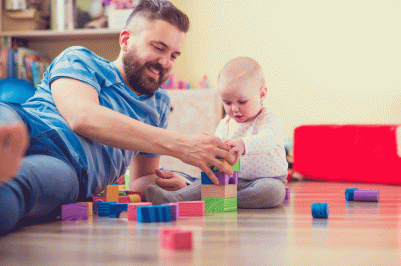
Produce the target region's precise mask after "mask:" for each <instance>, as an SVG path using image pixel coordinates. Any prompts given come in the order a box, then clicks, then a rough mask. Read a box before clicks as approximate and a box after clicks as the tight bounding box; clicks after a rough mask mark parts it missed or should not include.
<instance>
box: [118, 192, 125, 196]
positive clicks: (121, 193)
mask: <svg viewBox="0 0 401 266" xmlns="http://www.w3.org/2000/svg"><path fill="white" fill-rule="evenodd" d="M118 196H127V193H125V192H124V191H120V192H119V193H118Z"/></svg>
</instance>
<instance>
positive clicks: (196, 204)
mask: <svg viewBox="0 0 401 266" xmlns="http://www.w3.org/2000/svg"><path fill="white" fill-rule="evenodd" d="M177 203H178V215H179V216H180V217H181V216H205V202H204V201H202V200H199V201H180V202H177Z"/></svg>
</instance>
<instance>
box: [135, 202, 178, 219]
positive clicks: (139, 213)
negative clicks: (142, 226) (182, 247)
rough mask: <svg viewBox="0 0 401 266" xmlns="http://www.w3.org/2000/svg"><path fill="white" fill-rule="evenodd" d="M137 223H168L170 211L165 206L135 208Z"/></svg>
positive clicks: (168, 207)
mask: <svg viewBox="0 0 401 266" xmlns="http://www.w3.org/2000/svg"><path fill="white" fill-rule="evenodd" d="M136 218H137V221H138V223H158V222H170V221H171V210H170V206H167V205H152V206H138V207H137V208H136Z"/></svg>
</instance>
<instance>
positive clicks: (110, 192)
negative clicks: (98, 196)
mask: <svg viewBox="0 0 401 266" xmlns="http://www.w3.org/2000/svg"><path fill="white" fill-rule="evenodd" d="M118 195H119V187H118V185H108V186H107V189H106V201H115V202H118Z"/></svg>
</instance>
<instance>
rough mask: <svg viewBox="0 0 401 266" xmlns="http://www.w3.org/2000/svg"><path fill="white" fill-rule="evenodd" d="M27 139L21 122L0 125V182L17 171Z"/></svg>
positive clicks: (9, 177) (6, 179)
mask: <svg viewBox="0 0 401 266" xmlns="http://www.w3.org/2000/svg"><path fill="white" fill-rule="evenodd" d="M28 141H29V140H28V132H27V129H26V127H25V125H24V124H23V123H22V122H17V123H14V124H11V125H0V183H4V182H6V181H8V180H9V179H11V178H12V177H13V176H14V175H15V174H16V173H17V172H18V170H19V168H20V165H21V159H22V157H23V156H24V154H25V151H26V149H27V147H28Z"/></svg>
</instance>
